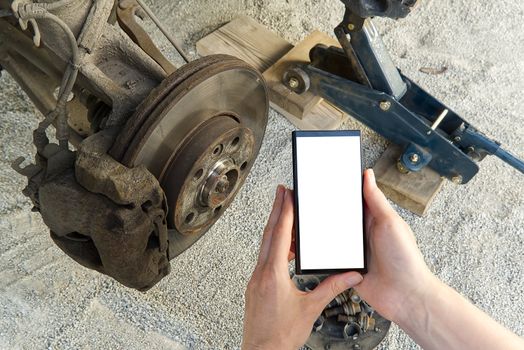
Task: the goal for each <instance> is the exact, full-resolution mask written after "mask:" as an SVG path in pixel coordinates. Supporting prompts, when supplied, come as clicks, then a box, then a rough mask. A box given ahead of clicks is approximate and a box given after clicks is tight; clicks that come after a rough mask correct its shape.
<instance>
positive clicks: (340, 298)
mask: <svg viewBox="0 0 524 350" xmlns="http://www.w3.org/2000/svg"><path fill="white" fill-rule="evenodd" d="M348 300H349V295H348V293H345V292H344V293H340V294H339V295H337V296H336V297H335V299H333V300H332V301H331V302H330V303H329V304H328V305H327V306H326V309H330V308H332V307H335V306H337V305H342V304H344V303H346V302H347V301H348Z"/></svg>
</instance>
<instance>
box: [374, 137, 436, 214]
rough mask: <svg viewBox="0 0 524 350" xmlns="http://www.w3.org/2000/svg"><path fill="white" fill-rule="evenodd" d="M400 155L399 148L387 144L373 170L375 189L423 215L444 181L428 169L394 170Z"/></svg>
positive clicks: (400, 150) (402, 205)
mask: <svg viewBox="0 0 524 350" xmlns="http://www.w3.org/2000/svg"><path fill="white" fill-rule="evenodd" d="M401 153H402V149H401V148H400V147H399V146H397V145H394V144H391V145H389V146H388V148H387V149H386V151H385V152H384V153H383V154H382V156H381V157H380V158H379V160H378V161H377V163H376V164H375V166H374V167H373V170H374V171H375V177H376V179H377V184H378V187H380V189H381V190H382V192H384V194H385V195H386V196H387V197H388V198H389V199H391V200H392V201H393V202H395V203H397V204H398V205H400V206H401V207H403V208H405V209H408V210H410V211H412V212H413V213H415V214H417V215H420V216H423V215H425V214H426V212H427V210H428V208H429V206H430V205H431V202H432V201H433V199H434V198H435V196H436V195H437V193H438V192H439V191H440V189H441V187H442V184H443V183H444V179H443V178H442V177H441V176H440V175H439V174H438V173H437V172H435V171H434V170H432V169H431V168H429V167H425V168H423V169H422V170H421V171H419V172H411V173H408V174H402V173H401V172H400V171H398V170H397V160H398V159H399V157H400V154H401Z"/></svg>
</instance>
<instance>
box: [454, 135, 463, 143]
mask: <svg viewBox="0 0 524 350" xmlns="http://www.w3.org/2000/svg"><path fill="white" fill-rule="evenodd" d="M461 140H462V138H461V137H460V136H455V138H454V139H453V141H455V142H460V141H461Z"/></svg>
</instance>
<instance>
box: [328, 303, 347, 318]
mask: <svg viewBox="0 0 524 350" xmlns="http://www.w3.org/2000/svg"><path fill="white" fill-rule="evenodd" d="M343 313H344V307H343V306H337V307H333V308H331V309H327V310H324V315H325V316H326V318H329V317H332V316H336V315H338V314H343Z"/></svg>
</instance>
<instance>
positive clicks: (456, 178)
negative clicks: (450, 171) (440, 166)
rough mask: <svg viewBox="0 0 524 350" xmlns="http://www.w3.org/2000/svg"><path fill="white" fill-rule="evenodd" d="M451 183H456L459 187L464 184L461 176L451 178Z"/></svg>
mask: <svg viewBox="0 0 524 350" xmlns="http://www.w3.org/2000/svg"><path fill="white" fill-rule="evenodd" d="M451 181H453V183H455V184H457V185H460V184H461V183H462V176H460V175H456V176H453V177H452V178H451Z"/></svg>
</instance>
